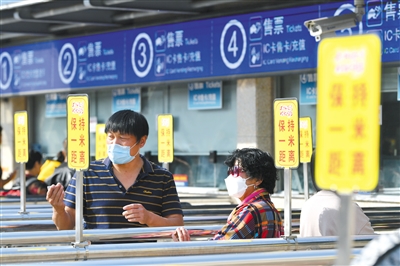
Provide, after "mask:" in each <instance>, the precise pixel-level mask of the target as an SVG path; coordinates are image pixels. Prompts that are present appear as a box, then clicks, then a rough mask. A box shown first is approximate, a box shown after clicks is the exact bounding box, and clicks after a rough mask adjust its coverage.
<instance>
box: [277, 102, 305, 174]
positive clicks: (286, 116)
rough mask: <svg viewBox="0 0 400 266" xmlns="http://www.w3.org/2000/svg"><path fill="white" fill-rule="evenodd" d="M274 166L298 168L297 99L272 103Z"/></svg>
mask: <svg viewBox="0 0 400 266" xmlns="http://www.w3.org/2000/svg"><path fill="white" fill-rule="evenodd" d="M274 132H275V166H276V167H277V168H297V167H298V166H299V159H300V158H299V146H300V141H299V105H298V102H297V99H295V98H286V99H276V100H275V101H274Z"/></svg>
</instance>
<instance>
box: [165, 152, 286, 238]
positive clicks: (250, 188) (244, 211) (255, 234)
mask: <svg viewBox="0 0 400 266" xmlns="http://www.w3.org/2000/svg"><path fill="white" fill-rule="evenodd" d="M225 164H226V165H227V166H228V167H229V168H228V177H227V178H226V179H225V183H226V187H227V189H228V194H229V195H230V196H232V197H236V198H238V199H240V200H241V203H240V204H239V205H238V206H237V207H236V208H235V209H234V210H233V211H232V212H231V214H230V215H229V217H228V220H227V223H226V224H225V225H224V226H223V227H222V229H221V230H220V231H219V232H218V233H217V234H216V235H215V236H214V237H213V238H212V239H213V240H230V239H251V238H275V237H281V235H283V234H284V230H283V225H282V219H281V216H280V214H279V212H278V210H277V209H276V208H275V206H274V204H273V203H272V201H271V198H270V195H271V194H273V193H274V188H275V183H276V180H277V173H276V168H275V164H274V160H273V158H272V156H271V155H270V154H269V153H267V152H263V151H262V150H260V149H254V148H244V149H237V150H235V151H234V152H233V153H232V154H231V155H230V156H228V158H227V159H226V160H225ZM172 239H173V240H174V241H189V240H190V234H189V232H188V231H187V230H186V228H184V227H179V228H177V229H176V231H175V233H174V234H173V235H172Z"/></svg>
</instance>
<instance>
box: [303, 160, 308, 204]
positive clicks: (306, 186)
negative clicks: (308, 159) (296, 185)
mask: <svg viewBox="0 0 400 266" xmlns="http://www.w3.org/2000/svg"><path fill="white" fill-rule="evenodd" d="M303 177H304V178H303V180H304V199H305V200H308V197H309V195H308V193H309V191H308V190H309V189H308V163H303Z"/></svg>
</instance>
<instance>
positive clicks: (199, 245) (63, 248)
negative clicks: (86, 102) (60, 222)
mask: <svg viewBox="0 0 400 266" xmlns="http://www.w3.org/2000/svg"><path fill="white" fill-rule="evenodd" d="M188 229H189V230H198V228H194V229H193V228H188ZM150 230H151V231H150ZM173 230H174V228H172V227H164V228H161V227H160V228H156V227H153V228H149V230H148V231H147V232H146V233H147V234H145V235H147V237H148V236H149V235H152V234H156V235H164V236H165V235H167V234H169V235H171V233H172V231H173ZM91 231H93V230H91ZM100 231H101V230H100ZM103 231H104V230H103ZM106 231H107V230H106ZM150 232H152V233H150ZM97 233H99V234H97ZM120 233H122V231H121V232H120ZM125 233H127V232H125ZM70 234H71V237H72V238H71V239H73V235H74V233H73V232H72V231H71V232H70ZM103 234H107V233H106V232H101V233H100V232H96V234H95V235H97V237H96V239H104V238H107V237H101V236H100V235H103ZM116 234H118V233H116ZM133 234H134V233H133V232H132V235H133ZM111 235H112V234H109V235H108V237H111ZM136 236H139V233H138V234H137V235H136ZM125 237H126V235H125ZM375 237H377V235H372V236H353V243H354V244H353V248H362V247H364V246H365V245H366V244H367V243H368V242H369V241H371V240H372V239H374V238H375ZM87 238H88V239H90V238H93V234H91V236H89V235H85V234H84V239H85V240H87ZM336 242H337V237H304V238H296V239H284V238H269V239H249V240H230V241H220V240H219V241H190V242H171V241H163V242H154V243H134V244H126V243H124V244H116V243H112V244H92V245H88V246H85V247H84V248H79V247H73V246H71V245H69V246H67V245H60V246H46V247H40V248H38V247H23V248H20V247H15V248H3V249H2V254H1V261H2V265H3V264H5V263H23V262H41V263H42V262H54V261H57V262H59V261H70V262H72V261H85V260H98V259H113V258H114V259H120V258H142V257H150V258H152V259H154V258H156V257H168V256H174V257H175V256H188V255H190V256H194V255H212V254H219V255H222V254H235V256H234V257H235V258H236V256H237V254H241V253H244V254H246V255H247V256H248V259H249V260H250V259H251V258H252V257H253V256H254V255H255V254H256V253H258V252H282V251H285V252H286V256H289V254H291V253H292V252H288V251H296V252H298V251H306V250H323V249H335V248H336V244H337V243H336ZM282 258H284V256H283V257H282ZM309 259H310V258H309ZM167 261H168V263H169V264H170V263H171V262H170V261H169V260H167ZM132 262H133V261H132ZM164 262H166V261H164ZM135 265H136V261H135Z"/></svg>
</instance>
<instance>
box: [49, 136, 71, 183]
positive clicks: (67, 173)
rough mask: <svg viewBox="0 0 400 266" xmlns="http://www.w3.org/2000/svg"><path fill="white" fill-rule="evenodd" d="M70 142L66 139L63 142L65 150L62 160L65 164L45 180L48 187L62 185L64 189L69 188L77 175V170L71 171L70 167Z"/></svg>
mask: <svg viewBox="0 0 400 266" xmlns="http://www.w3.org/2000/svg"><path fill="white" fill-rule="evenodd" d="M67 154H68V140H67V139H64V141H63V150H62V158H63V159H64V161H63V163H62V164H61V165H60V166H58V167H57V168H56V169H55V170H54V173H53V174H52V175H50V177H48V178H47V179H46V180H45V183H46V184H47V185H48V186H51V185H53V184H54V185H55V184H57V183H60V184H61V185H62V186H63V187H64V189H65V188H67V186H68V183H69V181H70V180H71V178H72V177H73V176H74V174H75V169H71V168H69V167H68V160H67Z"/></svg>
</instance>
